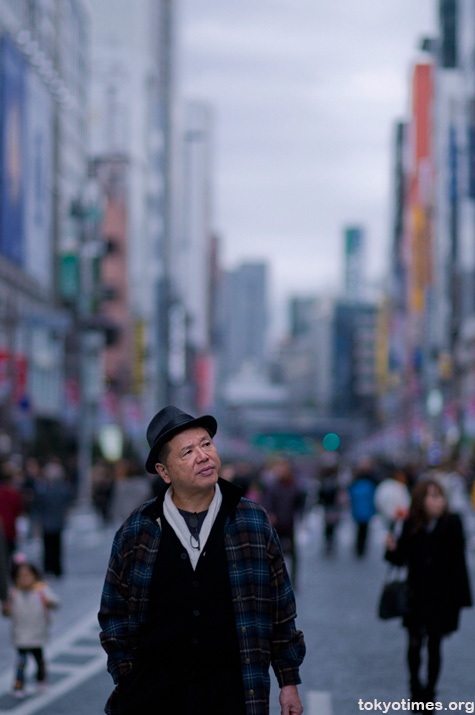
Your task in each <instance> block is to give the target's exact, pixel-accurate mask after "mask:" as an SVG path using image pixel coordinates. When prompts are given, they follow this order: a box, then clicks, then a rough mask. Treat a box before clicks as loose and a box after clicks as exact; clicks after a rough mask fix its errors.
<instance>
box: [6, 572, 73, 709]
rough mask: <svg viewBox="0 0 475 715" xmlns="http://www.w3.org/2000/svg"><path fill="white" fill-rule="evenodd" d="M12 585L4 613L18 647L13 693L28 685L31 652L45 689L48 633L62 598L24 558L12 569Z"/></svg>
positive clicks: (40, 682)
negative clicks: (27, 675)
mask: <svg viewBox="0 0 475 715" xmlns="http://www.w3.org/2000/svg"><path fill="white" fill-rule="evenodd" d="M12 579H13V586H12V588H11V589H10V592H9V595H8V600H7V601H6V603H5V604H4V608H3V613H4V615H5V616H9V617H10V618H11V622H12V642H13V645H14V646H15V648H16V649H17V654H18V659H17V668H16V677H15V684H14V686H13V690H14V694H15V695H17V696H18V697H22V696H23V693H24V687H25V667H26V663H27V659H28V655H29V654H31V655H32V656H33V658H34V659H35V661H36V666H37V671H36V680H37V683H38V688H39V689H40V690H42V689H43V688H44V687H45V685H46V666H45V659H44V653H43V648H44V646H45V645H46V642H47V640H48V635H49V624H50V611H51V609H53V608H57V607H58V606H59V599H58V597H57V596H56V594H55V593H54V592H53V591H52V590H51V588H50V587H49V586H48V585H47V584H46V583H44V581H42V580H41V577H40V574H39V571H38V569H37V568H36V566H34V564H30V563H27V562H26V561H22V562H20V563H15V564H14V565H13V569H12Z"/></svg>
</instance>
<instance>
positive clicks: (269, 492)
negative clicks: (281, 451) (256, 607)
mask: <svg viewBox="0 0 475 715" xmlns="http://www.w3.org/2000/svg"><path fill="white" fill-rule="evenodd" d="M273 473H274V479H273V480H272V481H269V482H268V484H267V485H266V486H265V488H264V494H263V496H262V502H261V503H262V505H263V507H264V508H265V509H266V510H267V513H268V514H269V519H270V521H271V524H272V526H273V527H274V528H275V530H276V531H277V534H278V535H279V539H280V540H281V543H282V550H283V552H284V553H285V554H288V555H289V556H290V558H291V567H290V568H291V580H292V584H293V586H294V588H295V586H296V583H297V573H298V549H297V546H296V539H295V525H296V521H297V519H298V518H299V517H300V516H301V515H302V512H303V507H304V503H305V492H304V490H303V489H302V488H301V487H300V485H299V484H298V482H297V478H296V476H295V473H294V470H293V467H292V464H291V462H290V460H289V459H287V458H285V457H282V458H280V459H279V460H278V461H277V462H276V463H275V464H274V466H273Z"/></svg>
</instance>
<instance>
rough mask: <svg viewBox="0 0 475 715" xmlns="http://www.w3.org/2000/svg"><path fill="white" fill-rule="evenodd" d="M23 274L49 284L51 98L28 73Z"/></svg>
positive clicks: (30, 73)
mask: <svg viewBox="0 0 475 715" xmlns="http://www.w3.org/2000/svg"><path fill="white" fill-rule="evenodd" d="M26 90H27V91H26V144H25V155H26V166H27V171H26V174H25V270H26V272H27V273H28V274H29V275H30V276H31V277H32V278H35V279H36V280H37V281H38V282H39V283H40V284H41V285H42V286H44V287H46V288H48V287H50V286H51V284H52V278H53V276H52V268H53V267H52V260H51V256H52V210H53V111H52V104H51V97H50V95H49V93H48V91H47V89H46V87H45V86H44V84H43V83H42V82H41V80H40V79H39V78H38V76H37V75H36V74H35V73H33V72H29V73H28V75H27V81H26Z"/></svg>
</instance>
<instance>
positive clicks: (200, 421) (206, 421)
mask: <svg viewBox="0 0 475 715" xmlns="http://www.w3.org/2000/svg"><path fill="white" fill-rule="evenodd" d="M193 427H204V429H205V430H206V431H207V432H208V434H209V435H210V437H214V435H215V434H216V432H217V431H218V423H217V422H216V420H215V418H214V417H213V416H212V415H203V417H197V418H196V419H194V420H187V421H186V422H184V423H183V424H181V425H176V426H175V427H172V428H171V429H169V430H167V431H166V432H163V434H161V435H160V437H159V438H158V439H157V440H156V442H154V444H153V446H152V447H151V449H150V452H149V454H148V457H147V461H146V462H145V468H146V470H147V472H149V474H156V469H155V465H156V464H157V461H158V453H159V452H160V450H161V449H162V447H163V445H164V444H166V443H167V442H169V441H170V440H171V439H172V437H174V436H175V435H176V434H178V433H179V432H184V431H185V430H187V429H193Z"/></svg>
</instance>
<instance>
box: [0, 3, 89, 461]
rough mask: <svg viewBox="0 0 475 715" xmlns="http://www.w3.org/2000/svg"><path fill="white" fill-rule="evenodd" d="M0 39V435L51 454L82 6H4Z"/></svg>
mask: <svg viewBox="0 0 475 715" xmlns="http://www.w3.org/2000/svg"><path fill="white" fill-rule="evenodd" d="M0 35H1V54H0V73H1V80H0V85H1V100H0V126H1V129H0V142H1V146H0V155H1V165H0V173H1V181H0V185H1V187H2V188H1V191H0V215H1V219H0V356H1V357H0V361H1V364H2V370H1V373H2V377H1V378H0V413H1V423H2V424H1V425H0V427H2V428H4V429H7V430H8V431H9V432H10V433H11V434H13V435H16V436H17V437H18V438H19V439H23V440H25V441H26V442H28V443H31V442H33V441H34V440H35V438H36V441H37V444H38V445H41V444H42V445H43V446H44V448H45V449H53V448H59V446H60V441H59V440H58V439H57V437H58V435H59V434H60V432H61V426H62V423H63V422H64V415H65V413H67V414H68V415H70V416H71V418H72V420H73V422H74V420H76V419H77V417H78V413H77V409H76V408H77V399H76V397H77V396H76V391H75V390H70V391H69V392H68V389H67V378H68V374H67V371H68V365H67V361H66V352H67V345H66V343H67V338H68V333H69V332H70V330H71V325H72V322H71V319H70V315H69V313H68V312H66V311H63V310H61V309H60V306H61V304H62V289H63V282H64V278H65V276H64V270H65V267H66V266H65V264H64V261H63V256H64V254H65V251H66V250H67V248H68V246H72V245H74V244H75V242H76V241H77V235H76V225H75V222H74V220H73V219H72V216H71V207H72V206H73V204H74V201H75V200H77V198H78V196H79V195H80V193H81V190H82V188H83V186H84V182H85V180H86V167H87V162H86V157H87V154H86V152H87V146H86V140H87V111H88V103H87V79H88V41H89V26H88V18H87V14H86V10H85V7H84V3H83V1H82V0H64V1H63V0H38V1H37V2H34V3H33V2H26V0H17V2H14V3H13V2H9V1H8V0H1V1H0ZM73 271H74V272H75V273H76V271H77V265H76V266H74V268H73ZM77 368H78V366H77V365H76V369H77ZM76 374H77V373H76ZM65 386H66V390H65ZM73 392H74V395H73Z"/></svg>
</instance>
